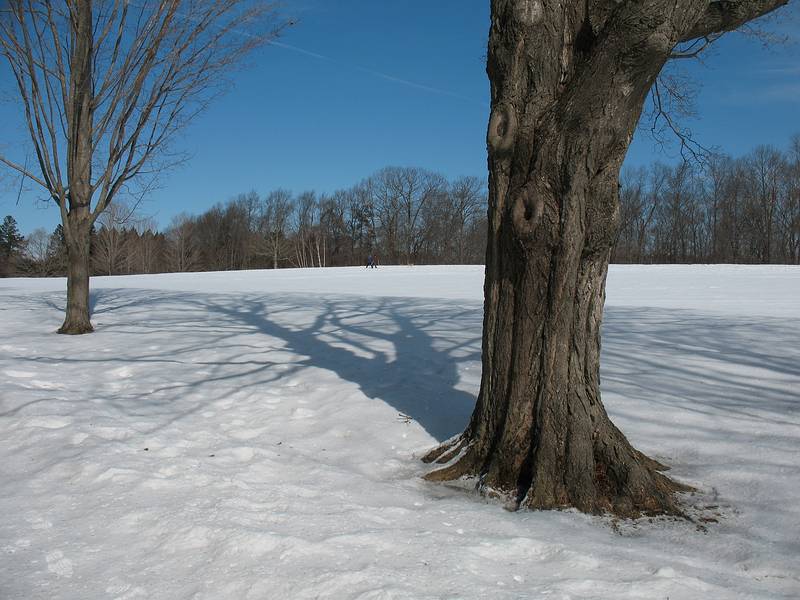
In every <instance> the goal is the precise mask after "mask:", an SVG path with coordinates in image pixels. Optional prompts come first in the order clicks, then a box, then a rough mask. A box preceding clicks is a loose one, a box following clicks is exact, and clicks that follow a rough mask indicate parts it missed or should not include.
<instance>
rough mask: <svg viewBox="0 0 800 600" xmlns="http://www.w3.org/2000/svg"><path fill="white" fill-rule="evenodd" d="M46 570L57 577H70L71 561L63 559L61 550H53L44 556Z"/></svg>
mask: <svg viewBox="0 0 800 600" xmlns="http://www.w3.org/2000/svg"><path fill="white" fill-rule="evenodd" d="M45 559H46V560H47V570H48V571H50V572H51V573H55V574H56V575H58V576H59V577H72V561H71V560H70V559H68V558H64V553H63V552H62V551H61V550H53V551H52V552H48V553H47V554H46V555H45Z"/></svg>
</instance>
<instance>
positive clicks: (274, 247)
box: [262, 190, 293, 269]
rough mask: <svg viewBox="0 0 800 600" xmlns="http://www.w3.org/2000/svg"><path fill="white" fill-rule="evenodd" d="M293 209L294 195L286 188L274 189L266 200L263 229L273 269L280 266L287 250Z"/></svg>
mask: <svg viewBox="0 0 800 600" xmlns="http://www.w3.org/2000/svg"><path fill="white" fill-rule="evenodd" d="M292 210H293V208H292V195H291V193H290V192H287V191H286V190H274V191H272V192H270V193H269V195H268V196H267V197H266V199H265V200H264V214H263V221H262V230H263V232H264V239H265V242H266V246H267V252H268V254H269V256H270V257H272V268H273V269H277V268H278V264H279V263H280V261H281V259H282V258H283V257H284V254H285V252H286V237H287V235H288V233H289V232H288V229H289V219H290V218H291V216H292Z"/></svg>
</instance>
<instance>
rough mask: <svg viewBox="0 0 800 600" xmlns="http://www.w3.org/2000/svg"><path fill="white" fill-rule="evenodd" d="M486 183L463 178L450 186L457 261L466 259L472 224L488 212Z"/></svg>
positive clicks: (450, 211)
mask: <svg viewBox="0 0 800 600" xmlns="http://www.w3.org/2000/svg"><path fill="white" fill-rule="evenodd" d="M485 189H486V182H485V181H481V180H480V179H478V178H477V177H461V178H459V179H456V180H455V181H454V182H453V183H451V184H450V188H449V190H448V194H447V198H448V200H449V205H450V206H449V208H450V210H449V211H448V212H449V213H450V214H452V216H453V218H454V220H455V233H456V246H457V249H456V261H457V262H458V263H459V264H463V263H464V262H465V258H466V240H467V234H468V231H469V226H470V224H471V223H472V222H473V221H474V220H475V219H476V218H477V217H478V216H479V215H481V214H483V213H485V211H486V191H485Z"/></svg>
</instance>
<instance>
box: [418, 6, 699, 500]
mask: <svg viewBox="0 0 800 600" xmlns="http://www.w3.org/2000/svg"><path fill="white" fill-rule="evenodd" d="M556 4H557V3H540V2H536V1H534V0H531V1H525V0H493V2H492V28H491V33H490V40H489V55H488V67H487V71H488V73H489V77H490V80H491V83H492V107H493V108H492V116H491V119H490V123H489V131H488V136H487V140H488V146H489V174H490V176H489V232H488V236H489V243H488V250H487V256H486V281H485V289H484V293H485V306H484V310H485V314H484V336H483V354H482V360H483V378H482V381H481V389H480V394H479V397H478V401H477V405H476V407H475V411H474V413H473V416H472V419H471V422H470V424H469V426H468V428H467V430H466V431H465V432H464V433H463V434H462V435H461V436H459V437H458V438H455V439H453V440H450V441H449V442H446V443H445V444H444V445H442V446H440V447H439V448H437V449H435V450H433V451H432V452H431V453H430V454H429V455H428V456H427V457H426V458H425V460H426V461H428V462H433V461H435V462H437V463H439V464H440V465H443V466H440V468H438V469H437V470H435V471H433V472H431V473H429V474H428V475H427V478H428V479H430V480H437V481H440V480H452V479H458V478H462V477H468V478H469V477H473V478H475V479H476V481H477V485H478V487H479V488H480V489H482V490H483V491H485V492H487V493H496V494H498V495H501V496H505V497H510V498H511V500H512V503H513V505H514V506H515V507H518V506H520V505H523V506H527V507H531V508H562V507H576V508H578V509H580V510H582V511H585V512H590V513H602V512H611V513H615V514H618V515H622V516H636V515H639V514H642V513H646V514H659V513H672V514H675V513H679V512H680V508H679V506H678V504H677V503H676V500H675V498H674V492H675V491H678V490H685V489H687V488H686V487H684V486H682V485H680V484H678V483H675V482H673V481H672V480H670V479H668V478H667V477H666V476H664V475H662V474H661V473H660V472H659V471H660V470H662V469H663V468H664V467H662V466H661V465H659V464H658V463H657V462H655V461H653V460H651V459H649V458H647V457H645V456H644V455H643V454H641V453H640V452H638V451H637V450H635V449H634V448H633V447H632V446H631V445H630V444H629V443H628V441H627V439H626V438H625V436H624V435H623V434H622V433H621V432H620V431H619V429H617V428H616V427H615V426H614V424H613V423H612V422H611V421H610V419H609V418H608V415H607V414H606V411H605V409H604V408H603V405H602V403H601V401H600V388H599V356H600V323H601V317H602V312H603V302H604V290H605V280H606V273H607V269H608V262H609V258H610V254H611V247H612V244H613V240H614V239H615V235H616V231H617V226H618V223H617V220H618V208H619V198H618V181H619V170H620V166H621V164H622V161H623V159H624V156H625V152H626V150H627V147H628V144H629V143H630V139H631V136H632V134H633V131H634V128H635V126H636V123H637V121H638V117H639V114H640V112H641V107H642V104H643V102H644V100H645V98H646V95H647V92H648V90H649V88H650V86H651V85H652V83H653V81H654V79H655V77H656V75H657V74H658V72H659V71H660V69H661V67H662V66H663V64H664V62H665V60H666V58H667V55H668V53H669V50H670V49H671V48H672V45H673V44H674V42H675V41H676V40H677V38H676V39H671V38H670V37H669V35H668V34H663V33H662V32H663V31H665V29H666V28H665V27H664V23H665V21H668V20H669V19H670V18H674V15H672V13H671V11H672V10H673V8H670V9H665V8H663V6H665V5H660V3H653V4H652V5H650V7H649V8H648V10H649V11H650V13H649V14H647V11H646V10H643V8H642V6H641V4H640V3H628V4H627V5H625V6H622V7H619V8H617V9H616V12H615V13H614V14H613V16H609V14H605V13H602V11H601V12H599V13H598V14H588V13H587V12H586V10H587V6H588V4H587V3H582V2H580V3H579V2H575V3H567V4H568V5H569V8H567V9H564V8H559V7H557V6H556ZM658 5H660V6H661V7H660V8H658V7H657V8H654V7H656V6H658ZM593 6H596V5H593ZM684 8H685V7H684ZM640 11H641V12H643V13H645V14H640ZM626 12H627V13H630V14H625V13H626Z"/></svg>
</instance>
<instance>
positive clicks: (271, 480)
mask: <svg viewBox="0 0 800 600" xmlns="http://www.w3.org/2000/svg"><path fill="white" fill-rule="evenodd" d="M482 275H483V269H482V267H415V268H401V267H396V268H391V267H382V268H379V269H377V270H370V271H367V270H366V269H363V268H353V269H321V270H294V271H278V272H269V271H253V272H238V273H211V274H200V273H198V274H182V275H158V276H134V277H118V278H95V279H93V304H94V315H93V323H94V324H95V327H96V329H97V331H96V332H95V333H94V334H92V335H89V336H81V337H67V336H57V335H54V334H53V332H54V331H55V329H56V328H57V327H58V326H59V324H60V322H61V320H62V318H63V314H62V310H63V304H64V291H63V290H64V282H63V280H57V279H50V280H22V279H10V280H0V307H2V308H0V332H2V334H0V335H1V337H0V384H1V385H0V478H2V481H3V485H2V487H0V598H2V599H4V600H5V599H6V598H8V599H17V598H20V599H23V598H24V599H29V598H31V599H32V598H48V599H50V598H54V599H55V598H63V599H76V600H77V599H91V598H167V599H173V598H175V599H178V598H180V599H182V598H247V599H262V598H337V599H338V598H362V599H367V598H415V599H416V598H539V597H545V598H558V599H577V598H587V599H588V598H609V599H611V598H613V599H624V598H630V599H644V598H653V599H656V598H657V599H664V598H670V599H671V600H675V599H681V598H686V599H695V598H714V599H723V600H724V599H728V598H737V599H738V598H759V599H760V598H776V599H777V598H787V599H788V598H796V597H798V596H800V579H798V575H797V573H798V572H800V559H799V558H798V557H800V542H798V539H799V538H800V535H799V534H798V532H800V508H799V507H798V506H797V504H796V497H797V494H798V491H800V464H798V463H799V462H800V461H798V458H797V457H798V454H797V448H798V444H799V443H800V416H799V412H800V411H798V408H800V344H798V340H800V321H798V317H800V300H798V298H800V269H797V268H788V267H725V266H720V267H701V266H691V267H612V270H611V273H610V275H609V289H608V301H607V307H606V314H605V324H604V340H603V366H602V380H603V393H604V401H605V403H606V406H607V408H608V410H609V412H610V413H611V415H612V418H613V419H614V421H615V423H616V424H617V425H618V426H620V428H621V429H622V430H623V431H624V432H626V434H627V435H628V436H629V438H630V439H631V441H632V442H633V443H634V445H636V446H637V447H638V448H640V449H641V450H643V451H645V452H646V453H649V454H650V455H652V456H654V457H655V458H658V459H660V460H662V461H664V462H666V463H668V464H670V465H672V466H673V471H672V474H673V475H674V476H675V477H677V478H679V479H681V480H682V481H685V482H687V483H690V484H692V485H695V486H698V487H699V488H700V489H701V493H700V494H698V495H697V496H695V497H694V498H691V499H689V501H690V502H691V503H692V504H693V505H695V506H698V507H700V508H702V511H701V512H700V513H699V514H700V515H701V516H703V518H706V519H714V520H715V521H716V522H714V521H707V522H704V523H703V524H702V525H703V527H704V528H705V531H699V530H698V529H697V524H692V523H685V522H675V521H666V520H657V521H655V522H647V521H644V522H640V523H635V524H631V523H620V524H615V523H612V522H611V521H610V520H608V519H604V518H597V517H588V516H585V515H581V514H578V513H575V512H571V511H567V512H546V513H508V512H506V511H504V510H503V509H502V508H501V507H500V506H499V505H498V504H495V503H490V502H485V501H482V500H481V499H479V498H476V497H474V496H472V495H470V494H467V493H465V492H463V491H461V490H458V489H454V488H449V487H444V486H437V485H432V484H428V483H425V482H423V481H422V480H420V478H419V475H421V474H422V473H423V472H424V465H422V464H421V463H420V462H419V461H418V460H417V457H418V456H419V455H420V454H422V453H423V452H424V451H425V450H426V449H428V448H430V447H431V446H433V445H434V444H435V443H436V441H437V440H442V439H446V438H447V437H449V436H450V435H453V434H455V433H457V432H459V431H460V430H461V429H463V427H464V425H465V424H466V422H467V420H468V418H469V415H470V413H471V410H472V405H473V404H474V397H475V394H476V393H477V389H478V385H479V383H480V334H481V319H482Z"/></svg>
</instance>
